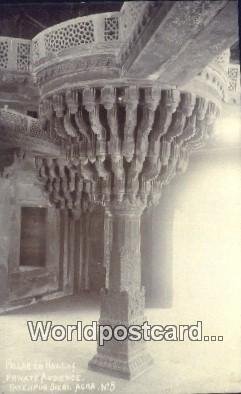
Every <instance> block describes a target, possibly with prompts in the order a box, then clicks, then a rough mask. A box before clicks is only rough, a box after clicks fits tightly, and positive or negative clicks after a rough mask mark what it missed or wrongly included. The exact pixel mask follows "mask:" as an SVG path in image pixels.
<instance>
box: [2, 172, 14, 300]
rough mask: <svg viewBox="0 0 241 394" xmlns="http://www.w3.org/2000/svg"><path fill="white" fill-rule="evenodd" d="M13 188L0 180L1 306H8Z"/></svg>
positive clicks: (8, 181)
mask: <svg viewBox="0 0 241 394" xmlns="http://www.w3.org/2000/svg"><path fill="white" fill-rule="evenodd" d="M12 198H13V188H12V184H11V181H10V180H9V179H6V178H0V306H4V305H5V304H7V301H8V295H9V288H8V257H9V247H10V232H11V216H12V201H11V200H12Z"/></svg>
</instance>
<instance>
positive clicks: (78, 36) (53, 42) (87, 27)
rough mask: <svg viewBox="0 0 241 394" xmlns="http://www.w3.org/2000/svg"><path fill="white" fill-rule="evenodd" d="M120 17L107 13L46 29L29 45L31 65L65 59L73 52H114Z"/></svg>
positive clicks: (69, 21)
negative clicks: (59, 58) (62, 57)
mask: <svg viewBox="0 0 241 394" xmlns="http://www.w3.org/2000/svg"><path fill="white" fill-rule="evenodd" d="M120 32H121V30H120V13H119V12H110V13H104V14H96V15H90V16H84V17H79V18H75V19H71V20H68V21H66V22H63V23H60V24H58V25H56V26H53V27H50V28H48V29H46V30H44V31H42V32H41V33H39V34H38V35H37V36H36V37H34V39H33V41H32V48H33V65H34V66H37V65H39V64H41V63H42V62H46V60H49V59H52V58H57V57H58V56H59V55H63V56H64V55H68V54H70V53H72V52H71V50H72V49H73V48H74V49H75V50H76V48H79V49H80V50H81V53H86V52H90V51H92V50H93V49H95V50H96V51H97V52H98V50H99V49H101V48H102V49H103V48H105V50H109V51H116V50H117V49H118V47H119V42H120V40H121V36H120Z"/></svg>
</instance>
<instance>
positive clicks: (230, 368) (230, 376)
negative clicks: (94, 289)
mask: <svg viewBox="0 0 241 394" xmlns="http://www.w3.org/2000/svg"><path fill="white" fill-rule="evenodd" d="M98 308H99V306H98V301H97V298H96V297H93V296H90V295H85V296H82V297H68V298H65V299H59V300H55V301H49V302H46V303H42V304H35V305H32V306H30V307H28V308H24V309H19V310H16V311H14V312H11V313H8V314H5V315H3V316H1V317H0V327H1V329H2V330H3V332H2V333H1V343H0V361H1V369H0V371H1V372H0V373H1V378H0V389H1V390H0V393H1V394H3V393H4V394H7V393H10V392H15V393H17V394H21V393H27V392H34V393H43V392H47V393H59V392H62V393H64V392H67V393H75V392H96V393H97V392H116V393H158V394H159V393H160V394H162V393H163V394H164V393H165V394H166V393H170V394H175V393H185V394H188V393H240V392H241V354H240V353H241V352H240V348H241V346H240V344H241V341H240V336H239V334H238V332H237V331H235V330H236V328H235V329H231V330H230V331H231V332H230V335H227V336H226V339H225V336H224V339H225V340H224V341H223V342H149V343H148V349H149V351H150V353H151V354H152V356H153V358H154V365H153V367H152V369H151V370H150V371H149V372H147V373H146V374H144V375H142V376H140V377H139V378H137V379H136V380H134V381H124V380H121V379H117V378H109V377H108V376H105V375H101V374H99V373H96V372H92V371H89V370H87V363H88V361H89V360H90V359H91V357H92V356H93V355H94V353H95V348H96V343H95V342H77V341H74V342H66V341H63V342H54V341H52V340H50V341H48V342H31V340H30V337H29V334H28V330H27V324H26V321H27V320H33V321H36V320H52V321H53V323H54V324H58V323H59V324H61V323H62V324H71V323H73V324H74V323H76V321H77V320H82V321H83V322H84V323H85V324H88V323H90V322H91V321H92V320H98ZM147 318H148V321H149V322H150V324H164V325H165V324H171V323H175V321H176V322H178V323H179V324H184V323H187V324H188V323H190V324H191V323H194V321H193V320H190V319H188V317H187V316H186V317H185V316H183V318H182V319H180V316H179V317H178V314H177V313H176V311H175V310H174V309H169V310H168V309H166V310H165V309H162V310H158V309H148V310H147ZM185 319H186V320H185ZM204 329H205V327H204ZM208 334H209V333H208ZM211 334H217V335H221V334H223V332H222V333H221V332H217V333H213V332H212V333H211ZM227 334H228V333H227ZM12 362H13V363H14V364H11V363H12ZM49 362H50V364H49ZM26 363H29V364H30V365H31V371H28V370H27V368H28V365H26ZM51 363H52V364H51ZM57 363H58V364H57ZM61 363H62V364H61ZM71 365H72V366H73V365H74V366H75V370H71V369H69V368H71ZM57 367H58V368H57ZM16 368H24V369H22V370H17V369H16ZM66 374H67V377H66V379H67V380H66V381H65V384H66V386H57V385H55V386H53V385H51V382H50V381H48V377H49V379H52V381H53V379H54V376H57V377H59V376H60V375H61V376H64V375H66ZM72 375H73V380H72V381H71V380H69V379H70V378H71V376H72ZM21 376H22V378H24V379H25V382H24V381H23V382H21V384H22V386H17V384H19V382H18V383H17V379H18V380H19V379H20V378H21ZM30 376H32V378H31V377H30ZM34 376H37V379H38V376H42V384H44V383H46V384H47V388H46V386H43V385H42V389H40V388H39V386H38V387H36V388H34V387H33V383H31V381H30V380H29V379H33V378H34ZM51 376H52V378H51ZM14 379H15V383H14ZM27 379H28V381H27ZM13 383H14V385H15V386H14V385H13ZM11 384H12V386H11ZM24 384H25V387H24V386H23V385H24ZM31 386H32V387H31ZM44 387H45V389H44ZM22 389H24V390H25V391H24V390H22ZM41 390H42V391H41Z"/></svg>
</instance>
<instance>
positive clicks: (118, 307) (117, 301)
mask: <svg viewBox="0 0 241 394" xmlns="http://www.w3.org/2000/svg"><path fill="white" fill-rule="evenodd" d="M143 208H144V205H141V204H140V203H136V204H134V203H133V204H131V203H129V202H128V203H127V202H126V201H123V202H122V203H113V204H112V205H110V206H109V207H108V208H107V211H108V215H110V216H111V218H112V241H111V256H110V267H109V278H108V283H109V287H108V289H105V290H104V289H103V291H102V294H101V312H100V320H99V323H100V324H101V325H110V326H111V327H112V328H114V327H115V326H118V325H124V326H125V327H126V328H127V329H128V327H130V325H137V324H138V325H141V324H142V323H143V322H144V321H145V320H146V319H145V317H144V308H145V290H144V287H141V255H140V219H141V214H142V211H143ZM120 334H121V335H122V332H121V331H120ZM151 363H152V359H151V357H150V355H149V354H148V353H147V352H146V350H145V344H144V342H143V341H130V340H128V339H127V340H124V341H117V340H114V339H113V340H111V341H106V342H105V344H104V346H100V345H98V349H97V354H96V355H95V356H94V358H93V359H92V360H91V361H90V363H89V367H90V368H91V369H94V370H97V371H99V372H104V373H109V374H112V375H116V376H118V377H122V378H126V379H130V378H133V377H136V376H138V375H140V374H141V373H142V372H144V371H145V370H146V369H147V368H148V366H149V365H150V364H151Z"/></svg>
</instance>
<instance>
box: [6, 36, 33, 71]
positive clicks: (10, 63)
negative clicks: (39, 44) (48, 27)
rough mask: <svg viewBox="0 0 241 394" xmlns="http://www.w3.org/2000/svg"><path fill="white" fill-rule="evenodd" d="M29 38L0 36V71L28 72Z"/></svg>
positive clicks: (29, 58) (29, 62) (29, 60)
mask: <svg viewBox="0 0 241 394" xmlns="http://www.w3.org/2000/svg"><path fill="white" fill-rule="evenodd" d="M30 64H31V40H24V39H20V38H10V37H0V71H2V70H6V71H17V72H20V73H21V72H29V71H30Z"/></svg>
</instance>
